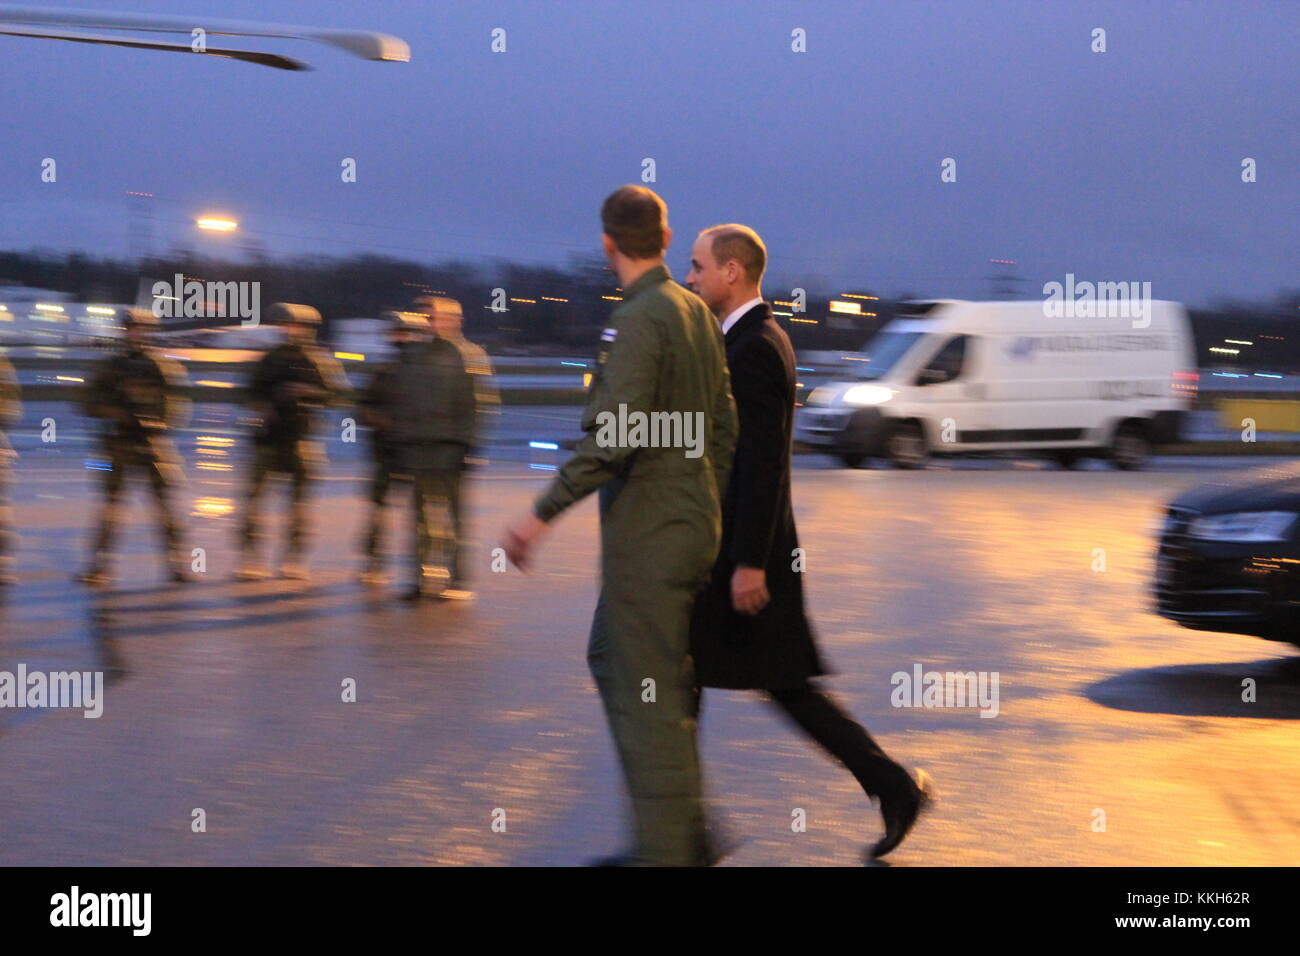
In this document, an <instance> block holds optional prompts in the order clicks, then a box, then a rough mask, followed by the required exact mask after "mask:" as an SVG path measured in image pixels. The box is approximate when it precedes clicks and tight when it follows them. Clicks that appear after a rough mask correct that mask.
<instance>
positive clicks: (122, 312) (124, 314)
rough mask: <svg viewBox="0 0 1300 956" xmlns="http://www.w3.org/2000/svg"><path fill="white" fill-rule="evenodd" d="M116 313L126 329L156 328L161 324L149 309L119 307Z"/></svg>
mask: <svg viewBox="0 0 1300 956" xmlns="http://www.w3.org/2000/svg"><path fill="white" fill-rule="evenodd" d="M117 315H118V318H120V319H121V320H122V325H123V327H124V328H128V329H156V328H158V327H159V326H161V325H162V322H161V321H160V320H159V318H158V316H156V315H154V314H153V310H151V309H135V308H131V309H119V310H118V312H117Z"/></svg>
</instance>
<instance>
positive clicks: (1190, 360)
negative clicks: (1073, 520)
mask: <svg viewBox="0 0 1300 956" xmlns="http://www.w3.org/2000/svg"><path fill="white" fill-rule="evenodd" d="M1105 304H1106V310H1105V311H1107V312H1110V313H1113V314H1114V315H1115V317H1104V318H1098V317H1083V316H1080V317H1076V318H1060V317H1055V316H1053V315H1052V314H1051V312H1052V310H1051V309H1049V304H1048V303H1044V302H1043V301H1041V300H1040V301H1032V302H962V301H955V300H944V301H937V302H924V303H910V304H909V307H907V308H905V310H904V311H906V312H914V313H916V314H915V315H913V316H908V317H906V318H895V319H894V320H893V321H891V322H889V323H887V324H886V325H885V326H884V328H882V329H881V330H880V332H878V333H877V334H876V335H875V337H873V338H872V339H871V340H870V341H869V342H868V343H867V346H866V347H865V350H864V351H863V352H861V353H858V354H856V355H846V356H844V358H845V359H846V360H849V361H850V362H851V363H852V365H853V367H854V368H855V369H856V372H855V373H851V374H852V377H851V378H849V377H846V378H845V379H844V380H842V381H837V382H833V383H830V384H825V385H821V386H819V387H818V388H815V389H814V390H813V391H812V393H811V394H810V395H809V396H808V400H807V402H806V404H805V405H804V407H803V408H801V409H800V410H799V415H798V417H797V419H796V428H795V437H796V439H797V440H799V441H801V442H803V443H805V444H806V445H808V446H810V447H812V448H814V449H818V450H822V451H825V452H827V453H830V454H833V455H837V456H838V457H839V458H840V459H841V460H843V461H844V463H845V464H846V465H848V466H850V467H856V466H857V465H859V464H861V462H862V461H863V460H864V459H865V458H868V457H873V456H882V457H885V458H889V459H891V460H892V461H893V462H894V463H895V464H897V465H899V466H901V467H904V468H920V467H924V465H925V463H926V460H927V459H928V457H929V456H930V455H931V454H960V453H970V452H1032V453H1040V452H1046V453H1047V454H1049V455H1050V456H1051V457H1053V458H1056V459H1057V460H1058V461H1060V462H1061V464H1062V465H1063V466H1065V467H1072V466H1073V465H1075V464H1076V463H1077V462H1078V461H1079V459H1081V458H1084V457H1089V456H1101V457H1106V458H1109V459H1110V460H1111V461H1112V462H1113V463H1114V464H1115V465H1116V466H1117V467H1119V468H1124V469H1132V468H1138V467H1141V465H1142V464H1143V462H1144V461H1145V460H1146V458H1147V456H1148V454H1149V453H1150V449H1151V446H1152V444H1154V443H1157V442H1167V441H1173V440H1175V439H1176V438H1177V434H1178V426H1179V422H1180V419H1181V414H1182V412H1184V411H1185V410H1186V409H1187V407H1188V406H1189V404H1190V402H1191V400H1192V398H1193V397H1194V396H1195V393H1196V388H1197V382H1198V379H1199V375H1198V372H1197V370H1196V353H1195V348H1194V346H1193V343H1192V334H1191V327H1190V325H1189V323H1188V321H1187V313H1186V311H1185V310H1184V309H1183V307H1182V306H1181V305H1180V304H1179V303H1177V302H1160V301H1139V300H1132V301H1131V302H1130V301H1114V300H1112V301H1109V302H1107V303H1105ZM1067 305H1069V303H1067ZM1080 305H1081V304H1080ZM1079 311H1083V310H1082V309H1080V310H1079Z"/></svg>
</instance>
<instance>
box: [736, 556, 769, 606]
mask: <svg viewBox="0 0 1300 956" xmlns="http://www.w3.org/2000/svg"><path fill="white" fill-rule="evenodd" d="M771 599H772V596H771V595H770V594H768V593H767V572H766V571H764V570H763V569H762V568H751V567H746V566H745V565H743V564H738V565H736V573H735V574H733V575H732V576H731V606H732V607H734V608H735V609H736V610H737V611H739V612H740V613H741V614H757V613H758V612H759V611H761V610H763V608H765V607H766V606H767V602H768V601H770V600H771Z"/></svg>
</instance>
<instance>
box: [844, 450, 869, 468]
mask: <svg viewBox="0 0 1300 956" xmlns="http://www.w3.org/2000/svg"><path fill="white" fill-rule="evenodd" d="M866 460H867V453H866V452H865V451H842V452H840V461H842V462H844V467H846V468H859V467H861V466H862V463H863V462H864V461H866Z"/></svg>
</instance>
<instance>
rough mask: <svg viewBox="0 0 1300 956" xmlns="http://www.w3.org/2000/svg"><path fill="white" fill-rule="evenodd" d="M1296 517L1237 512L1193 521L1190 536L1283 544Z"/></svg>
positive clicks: (1190, 526) (1276, 513)
mask: <svg viewBox="0 0 1300 956" xmlns="http://www.w3.org/2000/svg"><path fill="white" fill-rule="evenodd" d="M1296 517H1297V514H1296V512H1294V511H1236V512H1233V513H1231V514H1223V515H1205V516H1203V517H1200V518H1197V519H1195V520H1194V521H1192V523H1191V524H1190V525H1189V526H1188V528H1187V533H1188V534H1189V535H1191V536H1192V537H1193V538H1203V539H1205V540H1207V541H1283V540H1285V539H1286V533H1287V531H1289V530H1290V529H1291V526H1292V525H1293V524H1295V519H1296Z"/></svg>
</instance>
